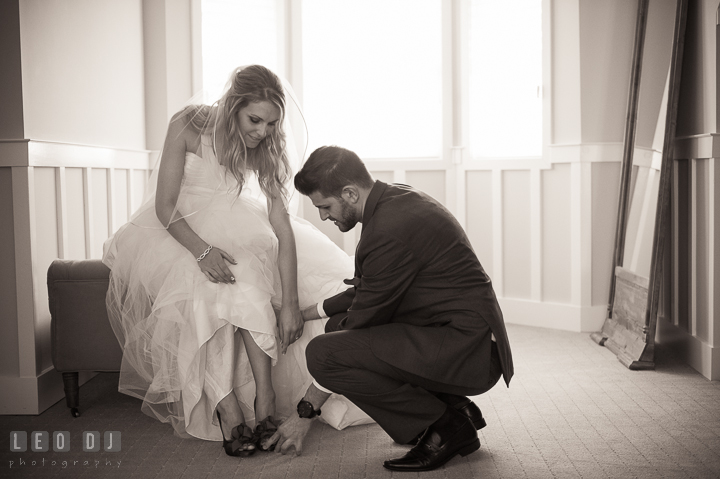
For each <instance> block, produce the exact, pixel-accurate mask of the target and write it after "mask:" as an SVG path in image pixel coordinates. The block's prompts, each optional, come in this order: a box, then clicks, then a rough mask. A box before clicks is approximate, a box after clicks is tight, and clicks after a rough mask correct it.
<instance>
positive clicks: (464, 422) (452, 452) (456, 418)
mask: <svg viewBox="0 0 720 479" xmlns="http://www.w3.org/2000/svg"><path fill="white" fill-rule="evenodd" d="M478 449H480V439H478V437H477V431H476V430H475V428H474V427H473V425H472V423H471V422H470V421H469V420H468V418H467V417H465V416H464V415H463V414H460V413H459V412H458V411H456V410H455V409H454V408H453V407H451V406H448V408H447V411H446V412H445V414H443V416H442V417H441V418H440V419H438V420H437V421H436V422H434V423H433V424H432V425H430V427H428V428H427V430H426V431H425V434H423V436H422V437H421V438H420V441H419V442H418V444H417V446H415V447H413V448H412V449H410V450H409V451H408V453H407V454H405V455H404V456H403V457H400V458H398V459H390V460H389V461H385V463H384V464H383V466H384V467H385V468H386V469H390V470H392V471H408V472H420V471H432V470H433V469H437V468H438V467H440V466H442V465H443V464H445V463H446V462H448V461H449V460H450V459H452V458H453V457H455V456H457V455H458V454H460V455H461V456H467V455H468V454H471V453H473V452H475V451H477V450H478Z"/></svg>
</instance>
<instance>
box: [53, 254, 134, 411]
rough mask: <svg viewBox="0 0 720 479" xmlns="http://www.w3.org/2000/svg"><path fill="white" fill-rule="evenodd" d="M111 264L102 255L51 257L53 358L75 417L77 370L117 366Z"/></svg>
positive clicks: (77, 402) (107, 368)
mask: <svg viewBox="0 0 720 479" xmlns="http://www.w3.org/2000/svg"><path fill="white" fill-rule="evenodd" d="M109 275H110V270H109V269H108V267H107V266H105V265H104V264H102V262H101V261H100V260H96V259H90V260H79V261H69V260H55V261H53V262H52V264H51V265H50V268H49V269H48V275H47V285H48V298H49V301H50V316H51V318H52V323H51V342H52V361H53V364H54V365H55V369H56V370H58V371H59V372H61V373H62V375H63V383H64V386H65V401H66V403H67V406H68V407H69V408H70V412H71V413H72V415H73V416H75V417H78V416H79V415H80V412H79V411H78V407H79V402H80V397H79V396H80V389H79V385H78V373H79V372H80V371H119V370H120V362H121V360H122V350H121V349H120V345H119V344H118V341H117V339H116V338H115V334H114V333H113V331H112V328H111V327H110V323H109V322H108V317H107V310H106V309H105V294H106V293H107V289H108V281H109Z"/></svg>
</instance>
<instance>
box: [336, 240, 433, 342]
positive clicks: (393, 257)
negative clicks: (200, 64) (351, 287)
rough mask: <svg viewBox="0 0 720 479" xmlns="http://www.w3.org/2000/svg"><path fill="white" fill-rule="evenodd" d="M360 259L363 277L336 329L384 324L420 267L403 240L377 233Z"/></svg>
mask: <svg viewBox="0 0 720 479" xmlns="http://www.w3.org/2000/svg"><path fill="white" fill-rule="evenodd" d="M374 240H375V241H374V242H373V246H372V249H370V250H368V251H367V253H366V254H365V255H364V258H363V260H362V277H361V278H360V283H359V285H358V286H357V288H356V289H355V298H354V299H353V302H352V306H351V307H350V310H349V311H348V315H347V317H346V318H345V319H344V320H343V321H341V322H340V325H339V328H338V329H339V330H347V329H362V328H369V327H371V326H379V325H382V324H387V323H389V322H390V321H391V319H392V317H393V315H394V314H395V310H396V309H397V307H398V305H399V304H400V302H401V301H402V299H403V297H404V296H405V293H406V291H407V290H408V288H409V287H410V285H411V284H412V282H413V280H414V279H415V276H416V275H417V273H418V271H419V269H420V267H419V264H418V262H417V260H416V259H415V258H414V256H413V254H412V252H411V251H410V250H409V248H408V247H407V245H405V243H403V242H401V241H399V240H397V239H395V238H393V237H392V236H390V235H377V236H376V237H375V238H374Z"/></svg>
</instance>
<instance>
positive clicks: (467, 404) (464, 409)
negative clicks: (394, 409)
mask: <svg viewBox="0 0 720 479" xmlns="http://www.w3.org/2000/svg"><path fill="white" fill-rule="evenodd" d="M452 407H454V408H455V409H457V411H458V412H459V413H461V414H463V415H465V416H467V418H468V419H470V421H471V422H472V423H473V426H475V429H477V430H478V431H479V430H480V429H482V428H484V427H485V426H487V423H486V422H485V418H483V415H482V411H480V408H479V407H478V406H477V404H475V403H474V402H472V401H471V400H470V399H469V398H465V400H464V401H462V402H460V403H457V404H453V405H452ZM423 434H425V431H422V432H421V433H420V434H418V435H417V436H415V437H414V438H412V439H411V440H410V441H408V442H407V443H406V444H405V445H406V446H414V445H415V444H417V443H418V441H419V440H420V438H421V437H422V435H423Z"/></svg>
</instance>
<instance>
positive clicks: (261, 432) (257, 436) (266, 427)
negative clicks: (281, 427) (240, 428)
mask: <svg viewBox="0 0 720 479" xmlns="http://www.w3.org/2000/svg"><path fill="white" fill-rule="evenodd" d="M253 406H254V407H255V411H256V412H257V397H256V398H255V402H254V403H253ZM255 419H257V418H255ZM277 429H278V424H277V420H276V419H273V417H272V416H268V417H266V418H265V419H263V420H262V421H258V422H257V423H256V424H255V432H254V434H253V439H254V441H255V445H256V447H257V449H260V450H261V451H263V452H267V451H274V450H275V443H273V444H270V447H268V448H266V447H265V446H263V442H264V441H266V440H267V439H270V438H271V437H273V435H274V434H275V433H276V432H277Z"/></svg>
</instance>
